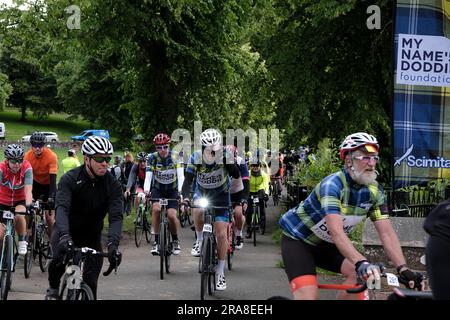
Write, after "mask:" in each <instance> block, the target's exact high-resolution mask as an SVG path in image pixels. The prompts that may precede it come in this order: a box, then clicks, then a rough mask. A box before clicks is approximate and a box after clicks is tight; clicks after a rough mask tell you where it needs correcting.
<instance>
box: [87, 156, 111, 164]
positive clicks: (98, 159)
mask: <svg viewBox="0 0 450 320" xmlns="http://www.w3.org/2000/svg"><path fill="white" fill-rule="evenodd" d="M90 158H91V159H94V161H95V162H97V163H103V162H104V161H106V163H110V162H111V159H112V158H111V157H90Z"/></svg>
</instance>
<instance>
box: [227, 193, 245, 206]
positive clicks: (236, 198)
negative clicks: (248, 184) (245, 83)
mask: <svg viewBox="0 0 450 320" xmlns="http://www.w3.org/2000/svg"><path fill="white" fill-rule="evenodd" d="M242 191H243V190H241V191H238V192H236V193H231V194H230V197H231V204H232V205H233V209H234V208H235V207H236V206H238V205H240V203H241V202H242V193H243V192H242Z"/></svg>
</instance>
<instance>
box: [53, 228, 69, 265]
mask: <svg viewBox="0 0 450 320" xmlns="http://www.w3.org/2000/svg"><path fill="white" fill-rule="evenodd" d="M72 246H73V242H72V237H71V236H70V235H69V234H64V235H62V236H61V237H60V238H59V242H58V245H57V246H56V250H55V257H54V259H55V260H56V261H62V260H63V258H64V256H65V254H66V253H67V252H68V251H69V248H71V247H72Z"/></svg>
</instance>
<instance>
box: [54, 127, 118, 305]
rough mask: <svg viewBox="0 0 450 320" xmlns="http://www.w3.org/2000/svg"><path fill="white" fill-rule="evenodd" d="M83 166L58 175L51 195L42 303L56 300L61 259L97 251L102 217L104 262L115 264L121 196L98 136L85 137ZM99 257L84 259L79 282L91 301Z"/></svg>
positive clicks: (108, 150) (106, 146)
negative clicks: (74, 250) (52, 216)
mask: <svg viewBox="0 0 450 320" xmlns="http://www.w3.org/2000/svg"><path fill="white" fill-rule="evenodd" d="M81 150H82V152H83V161H84V164H83V165H82V166H80V167H78V168H75V169H73V170H71V171H69V172H68V173H66V174H65V175H63V176H62V177H61V180H60V182H59V189H58V192H57V197H56V223H55V230H54V232H53V235H52V239H51V243H52V248H55V249H54V257H53V259H52V261H51V262H50V266H49V269H48V281H49V285H50V287H49V288H48V289H47V295H46V299H47V300H54V299H58V288H59V284H60V279H61V277H62V275H63V274H64V268H65V267H64V264H63V261H64V256H65V253H66V252H67V249H68V248H69V246H70V244H71V243H73V245H74V246H75V247H90V248H93V249H95V250H97V251H103V250H102V242H101V237H102V230H103V220H104V218H105V216H106V214H108V222H109V229H108V244H107V248H108V253H109V262H110V264H112V265H116V266H118V265H119V264H120V262H121V255H120V253H119V252H118V246H119V241H120V236H121V234H122V219H123V216H122V206H123V197H122V189H121V186H120V183H119V181H117V179H116V178H115V177H113V176H112V174H111V173H110V172H109V171H108V163H109V162H110V161H111V155H112V154H113V146H112V144H111V142H110V141H109V140H108V139H106V138H104V137H99V136H90V137H89V138H87V139H86V140H85V141H84V142H83V145H82V147H81ZM102 265H103V258H101V257H98V256H90V257H89V258H88V259H87V260H86V263H85V265H84V272H83V278H84V281H85V282H86V284H87V285H88V286H89V287H90V288H91V289H92V293H93V294H94V298H95V299H96V298H97V282H98V277H99V274H100V271H101V269H102Z"/></svg>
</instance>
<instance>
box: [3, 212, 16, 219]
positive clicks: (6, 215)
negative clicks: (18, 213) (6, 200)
mask: <svg viewBox="0 0 450 320" xmlns="http://www.w3.org/2000/svg"><path fill="white" fill-rule="evenodd" d="M3 218H4V219H7V220H14V214H13V213H12V212H11V211H6V210H5V211H3Z"/></svg>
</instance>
